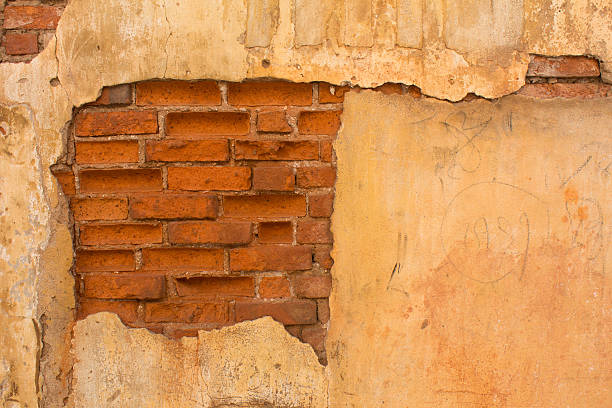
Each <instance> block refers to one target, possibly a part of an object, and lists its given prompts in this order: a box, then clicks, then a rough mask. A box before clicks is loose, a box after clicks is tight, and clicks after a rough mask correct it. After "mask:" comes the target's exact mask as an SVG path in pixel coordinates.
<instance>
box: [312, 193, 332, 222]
mask: <svg viewBox="0 0 612 408" xmlns="http://www.w3.org/2000/svg"><path fill="white" fill-rule="evenodd" d="M333 207H334V195H333V193H325V194H311V195H310V196H308V214H310V216H311V217H330V216H331V215H332V211H333Z"/></svg>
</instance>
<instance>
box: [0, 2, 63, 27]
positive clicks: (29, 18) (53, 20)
mask: <svg viewBox="0 0 612 408" xmlns="http://www.w3.org/2000/svg"><path fill="white" fill-rule="evenodd" d="M60 15H61V9H59V8H58V7H54V6H44V5H40V6H6V7H5V8H4V28H21V29H54V28H56V27H57V22H58V21H59V18H60Z"/></svg>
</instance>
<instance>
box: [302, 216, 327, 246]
mask: <svg viewBox="0 0 612 408" xmlns="http://www.w3.org/2000/svg"><path fill="white" fill-rule="evenodd" d="M296 238H297V242H299V243H301V244H330V243H331V242H332V234H331V231H330V229H329V220H308V221H302V220H300V221H298V224H297V230H296Z"/></svg>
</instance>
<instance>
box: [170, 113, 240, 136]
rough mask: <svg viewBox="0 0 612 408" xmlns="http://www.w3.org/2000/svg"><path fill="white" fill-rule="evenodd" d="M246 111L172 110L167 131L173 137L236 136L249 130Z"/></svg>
mask: <svg viewBox="0 0 612 408" xmlns="http://www.w3.org/2000/svg"><path fill="white" fill-rule="evenodd" d="M249 127H250V120H249V114H248V113H246V112H170V113H169V114H168V116H166V133H167V134H168V135H170V136H173V137H181V138H191V137H200V136H236V135H246V134H247V133H248V132H249Z"/></svg>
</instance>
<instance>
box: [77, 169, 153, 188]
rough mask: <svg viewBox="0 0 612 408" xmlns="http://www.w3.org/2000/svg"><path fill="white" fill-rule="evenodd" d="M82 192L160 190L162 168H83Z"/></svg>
mask: <svg viewBox="0 0 612 408" xmlns="http://www.w3.org/2000/svg"><path fill="white" fill-rule="evenodd" d="M79 180H80V182H81V192H82V193H121V192H140V191H159V190H161V189H162V187H163V185H162V175H161V170H160V169H120V170H83V171H81V173H80V174H79Z"/></svg>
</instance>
